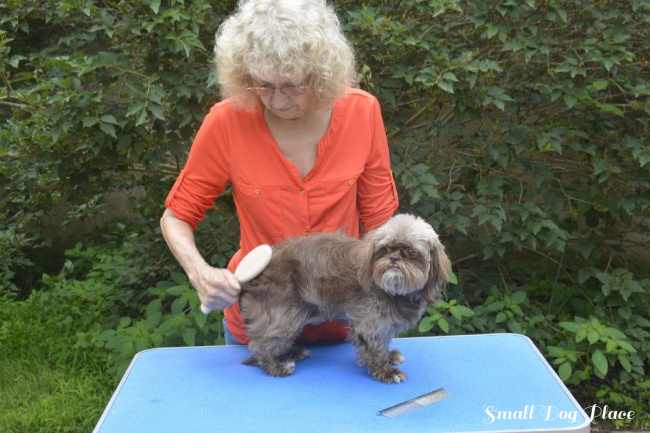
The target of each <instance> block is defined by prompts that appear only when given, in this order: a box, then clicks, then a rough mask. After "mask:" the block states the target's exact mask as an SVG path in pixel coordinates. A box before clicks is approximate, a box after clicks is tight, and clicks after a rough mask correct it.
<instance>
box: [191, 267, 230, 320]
mask: <svg viewBox="0 0 650 433" xmlns="http://www.w3.org/2000/svg"><path fill="white" fill-rule="evenodd" d="M188 277H189V279H190V283H191V284H192V286H193V287H194V288H195V289H196V291H197V292H198V295H199V299H200V301H201V304H202V305H205V306H206V307H208V308H209V309H210V310H217V309H218V310H223V309H224V308H226V307H228V306H230V305H232V304H234V303H235V302H237V299H238V297H239V291H240V290H241V286H240V285H239V282H238V281H237V278H235V275H233V273H232V272H230V271H229V270H228V269H222V268H213V267H212V266H210V265H207V264H206V265H204V266H200V267H198V268H197V269H196V271H195V272H194V273H193V274H192V275H189V276H188Z"/></svg>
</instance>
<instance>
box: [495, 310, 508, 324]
mask: <svg viewBox="0 0 650 433" xmlns="http://www.w3.org/2000/svg"><path fill="white" fill-rule="evenodd" d="M506 320H508V316H506V314H505V313H504V312H503V311H502V312H500V313H499V314H497V318H496V323H503V322H505V321H506Z"/></svg>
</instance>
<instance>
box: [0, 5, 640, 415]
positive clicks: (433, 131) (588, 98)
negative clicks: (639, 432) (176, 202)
mask: <svg viewBox="0 0 650 433" xmlns="http://www.w3.org/2000/svg"><path fill="white" fill-rule="evenodd" d="M335 3H336V7H337V10H338V12H339V16H340V17H341V20H342V22H343V24H344V28H345V30H346V32H347V34H348V35H349V37H350V39H351V40H352V42H353V44H354V45H355V47H356V50H357V55H358V63H359V72H360V78H361V85H362V87H364V88H366V89H368V90H370V91H371V92H373V93H375V94H376V95H377V96H378V97H379V99H380V101H381V103H382V108H383V113H384V117H385V123H386V125H387V127H388V133H389V137H390V143H391V152H392V160H393V165H394V171H395V174H396V178H397V181H398V187H399V189H400V197H401V204H402V206H401V207H402V209H401V210H402V211H409V212H414V213H417V214H419V215H422V216H423V217H425V218H427V219H428V220H429V221H431V222H432V223H433V224H434V226H435V227H436V228H437V230H438V231H439V232H440V234H441V236H442V238H443V240H444V242H445V243H446V245H447V247H448V249H449V251H450V253H451V256H452V258H453V259H454V267H455V271H456V274H457V275H458V279H459V282H458V284H455V285H453V286H452V287H451V288H450V290H449V298H448V299H447V300H446V301H445V302H442V303H439V304H437V305H435V306H432V307H431V309H430V310H429V312H428V314H427V316H426V317H425V319H424V320H423V321H422V323H421V324H420V327H419V330H416V331H415V332H417V333H424V334H427V333H465V332H499V331H507V332H524V333H526V334H528V335H530V336H531V337H532V338H533V339H534V340H535V342H536V343H537V344H538V345H539V346H540V347H541V348H542V350H543V351H544V353H545V355H546V356H547V357H548V358H549V360H550V361H551V362H552V363H553V364H554V366H555V367H556V368H557V370H558V372H559V374H560V375H561V376H562V378H563V379H564V380H565V381H566V382H567V383H568V384H569V385H570V386H571V387H572V390H573V391H574V392H575V393H576V394H577V395H578V396H579V398H580V400H581V402H582V403H583V404H585V405H587V404H593V403H597V402H604V403H605V402H606V403H609V404H610V407H611V406H613V405H617V406H621V410H622V409H624V408H631V409H636V410H637V414H638V417H637V418H636V420H635V422H636V423H637V425H644V424H645V425H646V426H647V425H648V423H649V421H648V415H647V408H648V406H650V383H649V382H648V381H647V379H646V371H647V368H648V364H649V361H650V360H649V359H648V353H650V321H649V320H648V319H649V313H648V308H647V305H648V304H650V272H648V269H649V263H650V253H649V252H648V247H647V245H648V241H649V240H650V237H649V235H648V234H649V233H650V194H649V193H650V123H649V122H650V54H649V53H650V50H648V42H647V41H648V40H650V2H648V1H647V0H630V1H619V0H616V1H607V0H602V1H596V0H584V1H578V0H575V1H568V0H497V1H489V2H485V1H479V0H465V1H460V0H426V1H425V0H402V1H392V0H391V1H378V0H377V1H363V2H358V1H352V0H342V1H337V2H335ZM233 7H234V2H232V1H207V0H197V1H192V2H184V1H180V0H167V1H160V0H140V1H115V2H100V1H90V0H64V1H47V0H46V1H35V0H24V1H5V2H0V53H1V54H0V76H1V78H2V80H1V81H2V85H1V86H0V116H1V117H2V120H3V121H2V123H1V124H0V155H1V156H2V158H0V197H2V200H1V201H0V221H2V224H0V259H1V260H0V284H2V285H3V288H2V289H1V290H2V291H4V292H5V293H7V294H11V295H12V296H14V297H16V296H17V297H18V298H23V297H26V296H27V295H28V294H29V292H30V291H31V290H32V289H33V288H34V287H40V288H41V289H42V291H44V292H46V291H51V290H53V289H52V284H53V280H51V278H64V277H61V276H58V277H48V278H50V279H49V280H48V279H47V278H45V279H43V278H41V274H42V272H43V271H44V270H48V271H49V272H50V273H54V274H56V273H58V270H59V268H60V267H61V265H62V264H63V263H64V261H65V260H66V259H65V257H64V255H63V251H60V250H57V249H56V248H52V246H51V245H48V239H49V238H48V236H46V235H45V233H46V231H45V225H46V224H45V223H46V222H47V220H48V219H49V218H50V215H51V214H52V212H53V210H54V209H57V208H58V207H59V206H61V205H65V209H66V211H67V213H66V221H68V222H71V223H72V224H74V223H75V222H77V221H79V220H82V219H83V218H86V217H92V216H94V215H97V214H102V213H105V212H107V211H109V210H110V209H107V204H106V203H107V202H106V194H107V193H108V192H110V191H111V190H122V189H124V190H130V189H134V188H142V189H143V190H144V191H145V194H144V196H143V198H141V199H138V200H137V201H136V202H134V203H133V210H134V211H136V212H137V215H138V216H139V218H138V220H137V221H131V222H130V223H129V225H128V226H127V228H123V229H120V230H118V237H119V238H120V239H127V240H128V239H129V236H137V239H138V242H139V244H140V245H141V246H140V248H142V249H141V250H139V251H146V256H145V258H146V257H147V256H149V258H150V260H151V261H150V262H149V263H148V262H147V261H146V260H144V261H141V262H140V263H141V266H139V267H138V268H137V269H134V270H132V271H130V272H131V275H132V276H133V279H134V281H139V282H140V283H139V287H140V290H141V292H142V293H143V295H142V296H141V297H140V298H138V299H137V301H136V302H135V305H130V306H127V305H123V304H121V303H120V302H118V300H119V297H118V298H116V299H115V308H114V309H112V310H111V311H112V315H110V317H108V316H107V317H103V318H100V319H98V323H100V327H103V330H101V331H100V330H98V329H94V328H92V327H89V328H88V329H80V332H81V334H80V336H79V338H80V341H82V342H84V344H86V345H87V346H92V347H100V348H102V349H103V350H106V351H107V353H109V354H112V356H113V358H111V359H113V360H114V361H115V362H114V364H113V365H114V366H115V370H116V373H117V374H119V370H120V368H119V365H123V363H124V362H125V361H124V360H125V359H128V357H129V356H130V355H131V352H132V351H133V350H135V349H134V348H135V347H136V346H138V347H140V346H142V345H143V344H144V343H143V344H139V345H138V344H136V343H134V345H133V346H132V347H131V349H132V350H126V351H122V352H120V350H122V349H121V348H122V346H120V345H121V344H124V345H125V346H124V347H126V346H127V345H128V344H131V343H128V341H131V340H133V341H136V340H137V337H136V335H139V334H138V329H140V331H142V329H144V331H142V332H143V333H144V334H150V335H161V336H162V337H161V338H157V337H156V339H152V340H151V341H149V342H148V343H146V344H144V345H145V346H146V345H155V344H191V343H192V342H197V341H208V340H209V339H215V338H218V337H217V335H218V332H219V331H218V329H217V328H209V329H210V332H208V333H205V332H207V331H206V330H205V329H204V328H200V327H197V328H196V329H199V331H190V330H189V329H193V328H192V327H191V326H190V325H189V324H190V323H191V321H192V320H195V319H192V318H193V317H194V316H193V314H194V307H195V305H194V304H195V302H194V301H191V299H192V298H191V290H190V291H189V292H185V291H183V290H181V289H178V290H177V291H178V293H176V291H174V290H171V291H169V292H165V290H163V289H165V287H166V286H165V284H164V283H163V284H162V286H161V285H160V281H173V280H172V277H171V275H173V272H176V271H177V270H178V268H177V267H176V265H175V264H174V263H173V260H172V259H171V258H170V256H169V254H168V253H167V252H166V251H165V249H164V245H163V244H162V242H161V241H160V235H159V233H158V232H157V230H158V228H157V226H158V222H157V221H158V218H159V216H160V214H161V212H162V200H163V198H164V195H165V193H166V192H167V190H168V188H169V187H170V185H171V183H172V182H173V180H174V178H175V176H176V175H177V173H178V172H179V170H180V168H181V167H182V165H183V163H184V160H185V155H186V152H187V150H188V147H189V144H190V143H191V138H192V136H193V134H194V132H195V131H196V128H197V127H198V125H199V123H200V120H201V118H202V117H203V115H204V114H205V113H206V111H207V109H208V107H209V106H210V105H211V104H212V103H214V102H215V100H216V99H217V89H216V87H215V84H214V75H213V73H212V63H211V52H212V46H213V34H214V31H215V30H216V28H217V26H218V25H219V23H220V22H221V20H222V19H223V17H224V16H225V15H226V14H227V13H229V12H230V11H231V10H232V9H233ZM233 212H234V210H233V207H232V200H231V197H230V195H229V193H226V194H225V196H224V197H223V198H222V199H220V200H219V201H218V203H217V209H216V211H214V212H211V213H210V215H209V217H208V219H207V221H206V223H205V224H204V225H203V226H202V227H201V228H200V229H199V232H198V237H199V245H200V246H201V249H202V251H203V252H204V254H205V255H206V256H207V257H209V258H210V259H211V261H212V262H213V263H215V264H219V265H223V264H224V263H225V260H226V258H227V257H228V256H229V255H230V254H231V253H232V251H233V250H234V248H235V245H236V242H237V239H236V235H237V224H236V220H235V219H234V218H233ZM109 231H110V230H109ZM132 233H136V235H133V234H132ZM80 248H81V249H77V250H76V251H86V250H84V247H80ZM88 248H90V247H88ZM92 248H95V247H92ZM79 254H81V255H82V256H83V254H85V253H79ZM133 256H134V257H139V258H140V259H142V258H143V257H142V254H140V255H138V254H136V253H134V254H133ZM67 260H68V261H69V262H75V261H78V260H81V259H73V258H70V257H69V258H68V259H67ZM82 261H83V260H82ZM52 262H54V263H55V265H52ZM147 263H148V264H147ZM154 264H155V265H154ZM88 267H89V268H92V264H88ZM64 272H65V271H64ZM62 275H65V274H62ZM65 278H68V279H69V277H65ZM78 278H81V279H82V280H83V279H84V278H88V277H87V276H85V274H84V273H80V274H79V276H78ZM176 280H177V281H176V282H175V283H174V284H172V287H175V286H178V285H179V284H180V285H181V286H182V284H181V283H183V282H182V280H181V279H180V278H179V277H176ZM61 284H63V285H64V286H65V285H66V284H72V283H71V282H69V281H68V280H65V281H64V282H62V283H61ZM183 284H185V283H183ZM136 286H138V284H136ZM136 286H134V287H136ZM156 287H158V289H156ZM161 287H162V289H161ZM156 290H158V291H156ZM91 292H92V290H91ZM92 293H94V292H92ZM97 296H99V293H97ZM169 296H171V298H170V297H169ZM184 297H185V298H184ZM178 299H186V303H185V304H184V305H183V306H182V308H181V307H180V303H182V302H183V301H178ZM193 302H194V303H193ZM174 305H176V306H174ZM176 316H177V317H181V316H182V317H183V318H182V319H181V318H179V319H174V320H177V321H178V324H177V326H176V325H174V326H172V325H165V326H167V328H163V330H162V331H161V330H160V327H162V326H163V324H164V323H166V322H167V319H170V320H171V318H173V317H176ZM152 317H154V318H155V319H156V320H154V319H152ZM147 321H148V322H147ZM145 322H146V323H147V325H144V324H142V323H145ZM154 322H155V323H154ZM181 322H182V323H181ZM152 323H153V325H152ZM146 326H150V328H147V327H146ZM211 326H218V324H213V325H211ZM138 327H140V328H138ZM196 332H197V333H196ZM193 333H195V334H193ZM192 335H194V337H192ZM197 336H201V337H200V338H199V339H198V340H197V339H196V338H198V337H197ZM201 338H207V339H208V340H201ZM154 340H155V341H154ZM124 341H127V343H125V342H124ZM80 344H81V343H80ZM118 346H119V347H118ZM644 413H645V415H643V414H644Z"/></svg>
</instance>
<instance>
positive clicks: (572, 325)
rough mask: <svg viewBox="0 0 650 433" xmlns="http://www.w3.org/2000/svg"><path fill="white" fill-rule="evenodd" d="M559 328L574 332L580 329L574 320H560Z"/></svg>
mask: <svg viewBox="0 0 650 433" xmlns="http://www.w3.org/2000/svg"><path fill="white" fill-rule="evenodd" d="M559 325H560V328H562V329H566V330H567V331H569V332H571V333H573V334H576V333H577V332H578V330H579V329H580V324H578V323H576V322H560V323H559Z"/></svg>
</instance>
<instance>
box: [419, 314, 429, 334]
mask: <svg viewBox="0 0 650 433" xmlns="http://www.w3.org/2000/svg"><path fill="white" fill-rule="evenodd" d="M431 329H433V318H432V317H430V316H427V317H425V318H424V319H422V320H421V321H420V325H419V326H418V331H420V332H422V333H424V332H429V331H431Z"/></svg>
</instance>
